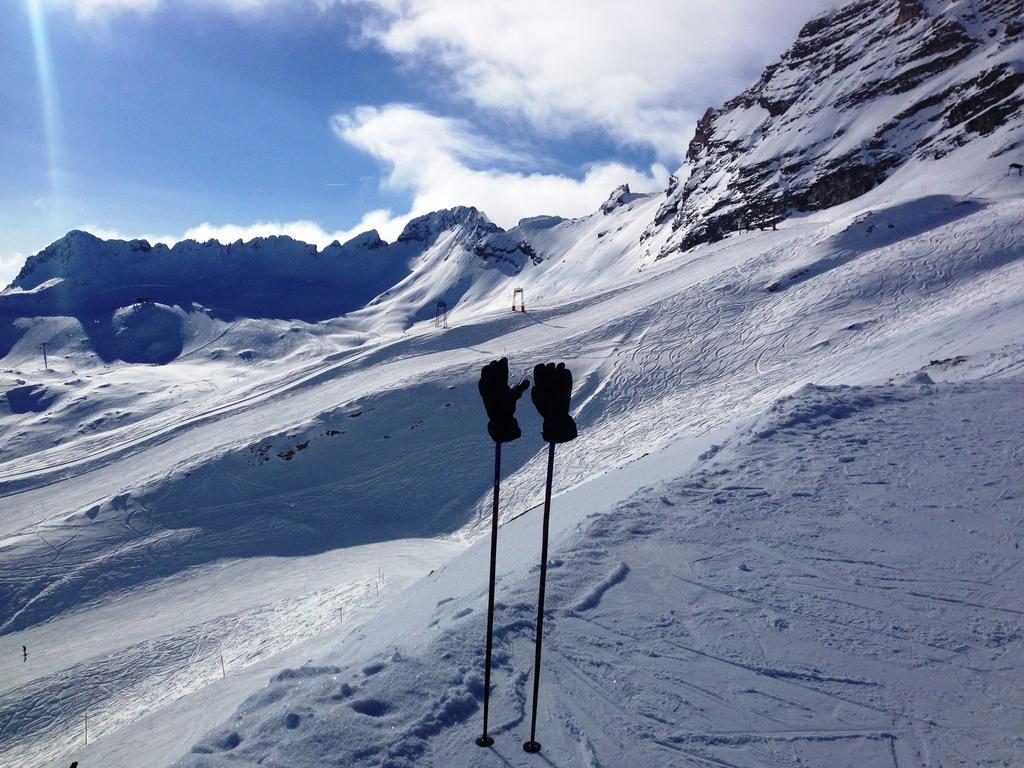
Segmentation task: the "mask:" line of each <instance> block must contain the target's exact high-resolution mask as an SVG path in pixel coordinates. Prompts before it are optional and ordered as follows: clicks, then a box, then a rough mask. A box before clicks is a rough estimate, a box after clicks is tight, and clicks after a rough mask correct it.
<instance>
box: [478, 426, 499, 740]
mask: <svg viewBox="0 0 1024 768" xmlns="http://www.w3.org/2000/svg"><path fill="white" fill-rule="evenodd" d="M500 484H501V443H495V444H494V499H493V503H492V505H491V579H490V583H489V587H488V593H487V646H486V651H485V653H484V732H483V735H482V736H480V738H478V739H477V740H476V745H477V746H478V747H489V746H491V745H492V744H494V739H493V738H492V737H491V736H490V735H489V734H488V733H487V712H488V706H489V704H490V700H491V642H492V638H493V636H494V579H495V572H496V570H497V563H498V490H499V485H500Z"/></svg>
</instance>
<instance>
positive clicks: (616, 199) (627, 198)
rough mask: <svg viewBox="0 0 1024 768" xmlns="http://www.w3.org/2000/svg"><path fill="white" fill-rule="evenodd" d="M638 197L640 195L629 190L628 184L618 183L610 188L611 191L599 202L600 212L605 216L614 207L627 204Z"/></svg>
mask: <svg viewBox="0 0 1024 768" xmlns="http://www.w3.org/2000/svg"><path fill="white" fill-rule="evenodd" d="M638 197H640V195H637V194H634V193H632V192H630V191H629V184H620V185H619V186H617V187H616V188H615V189H614V190H612V193H611V194H610V195H608V199H607V200H605V201H604V202H603V203H601V213H603V214H604V215H605V216H607V215H608V214H609V213H611V212H612V211H614V210H615V209H616V208H621V207H622V206H624V205H628V204H629V203H631V202H632V201H633V200H636V199H637V198H638Z"/></svg>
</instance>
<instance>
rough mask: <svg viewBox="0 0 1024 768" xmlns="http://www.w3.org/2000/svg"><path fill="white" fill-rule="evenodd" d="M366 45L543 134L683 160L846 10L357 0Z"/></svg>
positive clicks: (758, 0)
mask: <svg viewBox="0 0 1024 768" xmlns="http://www.w3.org/2000/svg"><path fill="white" fill-rule="evenodd" d="M350 2H353V3H356V4H359V5H362V6H366V7H370V8H372V9H374V10H375V13H374V14H373V15H372V16H371V18H370V20H369V21H367V22H366V24H365V25H364V33H365V35H366V36H367V37H368V38H369V39H371V40H373V41H375V42H376V43H378V44H379V45H380V46H382V47H383V48H384V49H385V50H387V51H389V52H391V53H392V54H394V55H396V56H398V57H403V58H410V59H412V60H415V61H417V62H418V63H420V64H422V65H425V66H428V67H429V66H434V67H438V66H439V67H440V68H441V69H442V70H443V71H445V72H447V73H448V74H449V75H450V77H451V79H452V81H453V83H454V85H455V87H456V89H457V92H458V94H459V95H461V96H463V97H465V98H468V99H469V100H470V101H472V102H473V103H474V104H476V105H478V106H480V107H484V108H488V109H492V110H495V111H496V112H509V111H511V112H514V113H517V114H520V115H523V116H525V117H526V118H527V119H528V120H529V121H530V122H531V123H532V124H533V125H534V127H535V128H537V129H538V130H540V131H542V132H546V133H550V134H562V135H565V134H569V133H571V132H572V131H575V130H578V129H579V128H580V127H581V126H588V127H597V128H600V129H601V130H603V131H605V132H607V133H608V134H609V135H611V136H612V137H614V138H616V139H618V140H621V141H624V142H632V143H638V144H645V145H648V146H651V147H653V148H655V149H656V150H657V151H658V152H659V155H660V156H661V157H663V158H665V159H671V160H675V159H678V158H680V157H681V155H682V154H683V152H684V151H685V145H686V141H687V139H688V138H689V132H690V129H691V128H692V125H693V122H694V120H695V118H696V117H697V116H699V114H700V113H701V112H703V110H704V109H705V108H706V107H708V106H712V105H714V104H716V103H718V102H720V101H722V100H723V99H725V98H728V97H730V96H733V95H735V94H736V93H737V92H738V91H739V90H741V89H742V88H743V87H745V86H746V85H748V84H749V81H750V80H751V78H752V76H754V75H755V74H756V72H757V70H758V68H759V67H761V66H763V65H764V64H767V63H768V62H769V61H770V60H772V59H773V58H774V57H775V56H777V55H778V53H780V52H781V51H782V50H783V49H784V48H785V47H786V46H787V45H788V44H789V43H790V42H791V41H792V39H793V37H794V36H795V34H796V31H797V30H798V29H799V27H800V26H801V25H802V24H803V22H804V21H806V20H807V19H808V18H809V17H810V15H811V14H813V13H815V12H817V11H820V10H823V9H825V8H828V7H830V6H832V5H834V4H837V3H838V0H728V2H720V1H716V2H708V0H640V2H633V3H622V2H621V0H559V2H550V1H549V0H521V1H520V2H515V3H510V2H507V0H350Z"/></svg>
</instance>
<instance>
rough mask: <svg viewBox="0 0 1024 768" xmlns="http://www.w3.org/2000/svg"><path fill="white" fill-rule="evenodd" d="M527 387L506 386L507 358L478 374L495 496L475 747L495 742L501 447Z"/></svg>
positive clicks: (515, 432)
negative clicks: (491, 729)
mask: <svg viewBox="0 0 1024 768" xmlns="http://www.w3.org/2000/svg"><path fill="white" fill-rule="evenodd" d="M529 386H530V382H529V381H527V380H526V379H523V380H522V381H521V382H519V384H517V385H516V386H515V387H509V385H508V358H505V357H503V358H501V360H492V361H491V362H489V363H488V364H487V365H485V366H484V368H483V370H482V371H481V372H480V397H482V398H483V401H484V408H486V409H487V418H488V419H489V421H488V422H487V433H488V434H489V435H490V436H491V439H492V440H494V496H493V504H492V507H491V573H490V582H489V584H488V593H487V645H486V650H485V652H484V728H483V734H482V735H481V736H480V737H478V738H477V740H476V744H477V746H478V747H489V746H491V745H492V744H494V739H493V738H491V736H490V734H488V733H487V715H488V712H489V705H490V700H491V646H492V640H493V637H494V579H495V573H496V570H497V562H498V496H499V491H500V486H501V444H502V443H507V442H511V441H512V440H515V439H517V438H519V437H520V436H521V435H522V432H520V431H519V423H518V422H517V421H516V417H515V412H516V401H517V400H519V398H520V397H522V395H523V392H525V391H526V388H527V387H529Z"/></svg>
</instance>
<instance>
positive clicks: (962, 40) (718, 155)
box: [645, 0, 1024, 253]
mask: <svg viewBox="0 0 1024 768" xmlns="http://www.w3.org/2000/svg"><path fill="white" fill-rule="evenodd" d="M1022 122H1024V2H1022V0H853V2H850V3H848V4H846V5H845V6H843V7H841V8H839V9H838V10H836V11H833V12H831V13H828V14H825V15H822V16H819V17H817V18H815V19H813V20H812V21H810V22H808V23H807V24H806V25H805V26H804V28H803V30H801V32H800V35H799V38H798V39H797V41H796V42H795V43H794V44H793V46H792V47H791V48H790V49H789V50H788V51H787V52H786V53H784V54H783V55H782V57H781V58H780V60H779V61H778V62H776V63H774V64H772V65H770V66H769V67H767V68H766V69H765V71H764V73H763V74H762V76H761V78H760V80H758V82H757V83H755V84H754V85H753V86H752V87H750V88H749V89H747V90H746V91H744V92H743V93H742V94H740V95H739V96H737V97H736V98H734V99H732V100H731V101H728V102H726V103H725V104H723V105H722V106H721V107H718V108H716V109H709V110H708V111H707V112H706V113H705V114H704V116H703V118H702V119H701V120H700V122H699V123H698V125H697V129H696V132H695V135H694V137H693V140H692V141H691V142H690V145H689V148H688V150H687V153H686V161H685V163H684V164H683V166H682V167H681V168H680V169H679V170H678V171H677V172H676V174H674V176H673V183H672V184H671V185H670V187H669V189H668V190H667V191H666V196H665V201H664V204H663V205H662V206H661V208H660V209H659V210H658V213H657V215H656V217H655V220H654V222H653V223H652V224H651V226H650V227H649V228H648V230H647V232H646V234H645V237H646V236H650V235H651V234H653V233H654V232H655V231H657V229H658V228H660V227H662V226H666V225H669V224H670V225H671V227H672V229H673V231H674V233H675V234H674V235H673V237H672V238H671V239H670V240H669V241H668V244H667V246H666V247H665V249H664V250H663V253H668V252H670V251H673V250H679V249H683V250H685V249H687V248H690V247H692V246H694V245H696V244H699V243H702V242H709V241H713V240H717V239H719V238H721V237H723V236H724V235H725V234H727V233H728V232H731V231H735V230H738V229H743V228H749V227H757V226H761V227H763V226H770V225H771V224H772V223H773V222H774V221H776V220H777V219H779V218H780V217H782V216H784V215H785V214H787V213H790V212H793V211H808V210H817V209H821V208H827V207H830V206H833V205H837V204H839V203H843V202H846V201H847V200H850V199H852V198H855V197H857V196H859V195H861V194H863V193H865V192H867V191H868V190H870V189H871V188H872V187H874V186H876V185H877V184H879V183H881V182H882V181H883V180H885V179H886V178H887V176H888V175H889V174H891V173H892V172H893V170H894V169H896V168H898V167H899V166H900V165H902V164H903V163H905V162H907V161H908V160H909V159H911V158H913V157H917V158H922V159H927V158H939V157H942V156H944V155H946V154H948V153H949V152H952V151H953V150H955V149H956V148H957V147H959V146H962V145H963V144H965V143H967V142H970V141H972V140H974V139H975V138H977V137H979V136H988V135H990V134H992V133H993V132H995V131H997V129H1003V133H1005V134H1007V136H1008V137H1007V138H1005V139H1003V138H1002V137H1001V138H1000V141H999V142H997V144H998V145H997V146H995V147H994V149H993V152H994V153H995V154H1009V153H1011V152H1012V151H1013V150H1015V149H1018V148H1020V147H1021V146H1024V131H1021V130H1020V124H1021V123H1022Z"/></svg>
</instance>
